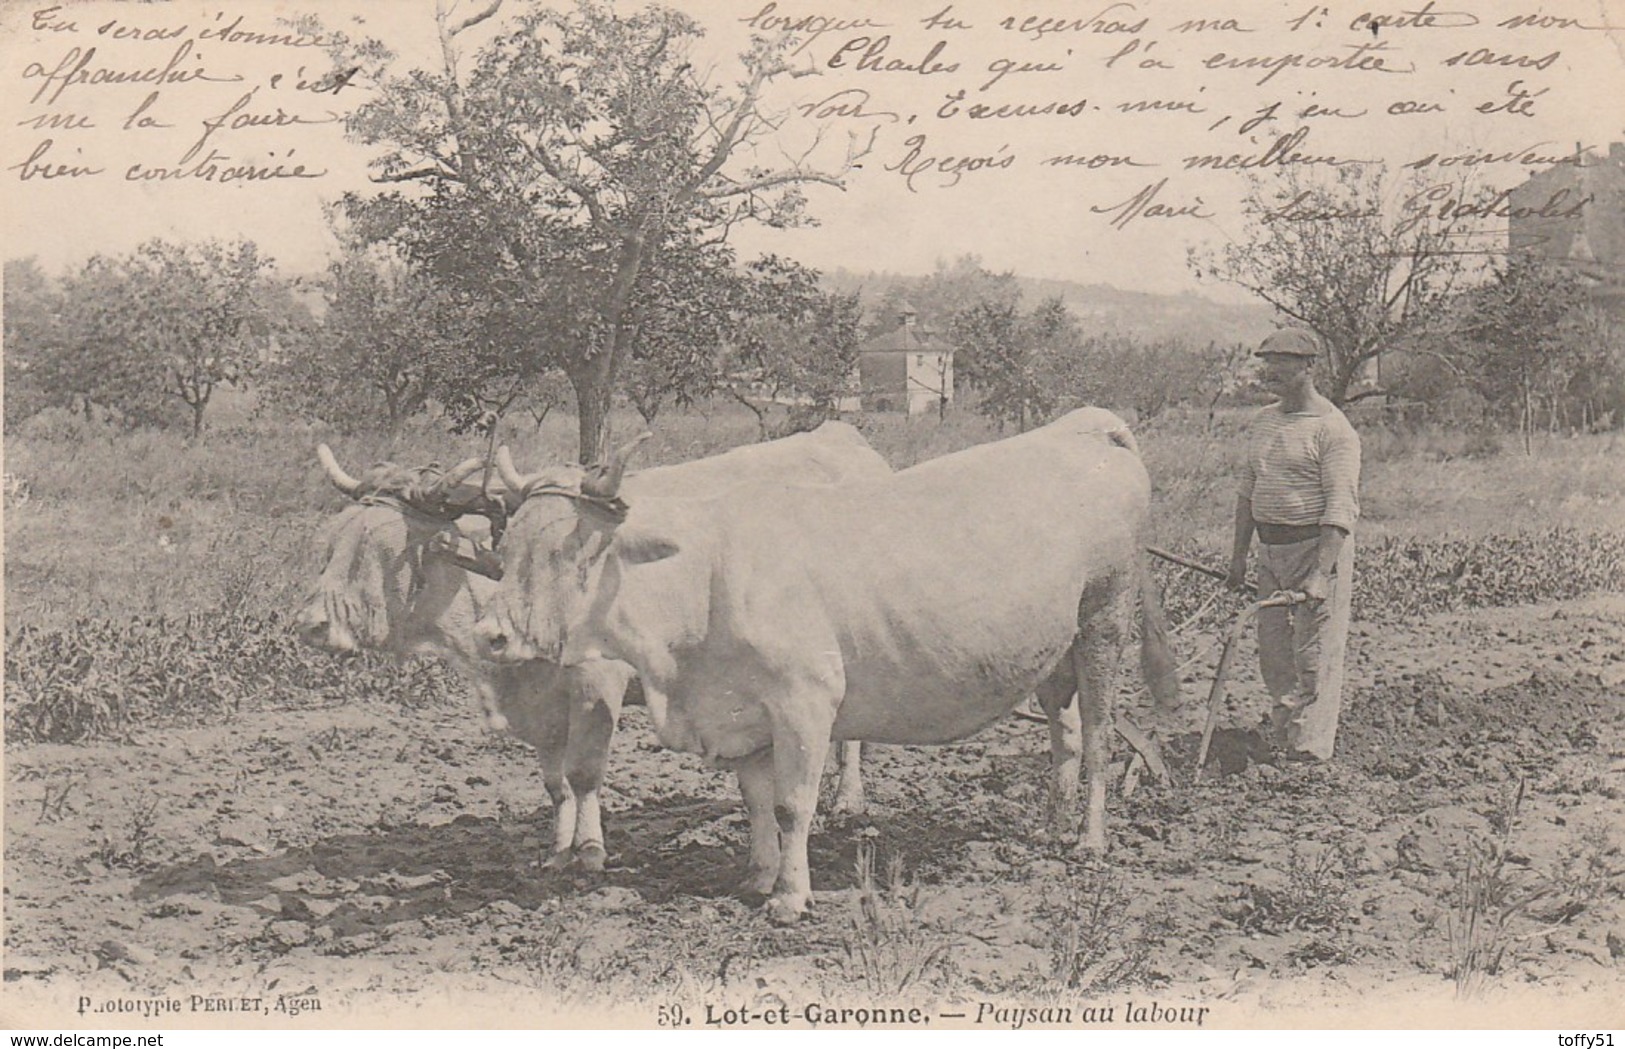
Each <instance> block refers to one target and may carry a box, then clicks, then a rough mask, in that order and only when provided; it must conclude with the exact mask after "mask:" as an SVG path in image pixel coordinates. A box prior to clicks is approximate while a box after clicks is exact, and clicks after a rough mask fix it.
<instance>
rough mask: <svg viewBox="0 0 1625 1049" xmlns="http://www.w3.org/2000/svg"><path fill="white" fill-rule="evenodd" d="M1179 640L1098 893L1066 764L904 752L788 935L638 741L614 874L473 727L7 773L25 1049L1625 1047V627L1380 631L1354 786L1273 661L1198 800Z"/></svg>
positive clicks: (1219, 748) (644, 742)
mask: <svg viewBox="0 0 1625 1049" xmlns="http://www.w3.org/2000/svg"><path fill="white" fill-rule="evenodd" d="M1181 643H1182V648H1183V649H1184V651H1185V654H1186V656H1187V657H1189V658H1190V659H1191V663H1190V665H1189V668H1188V671H1187V675H1188V682H1189V683H1188V685H1187V688H1186V696H1187V703H1188V706H1187V708H1186V709H1185V710H1184V712H1183V713H1182V715H1181V717H1180V719H1179V720H1178V722H1177V723H1176V724H1169V725H1166V726H1164V728H1163V737H1164V739H1165V746H1166V748H1167V753H1168V756H1169V764H1170V766H1171V767H1172V771H1173V778H1174V782H1173V784H1172V785H1171V786H1163V785H1159V784H1157V783H1155V782H1153V781H1152V780H1151V779H1150V778H1149V777H1146V776H1136V777H1132V778H1133V779H1134V786H1133V789H1132V791H1131V792H1130V793H1128V795H1127V796H1125V795H1124V784H1125V781H1127V780H1129V779H1130V778H1131V777H1130V776H1129V775H1128V774H1127V773H1128V771H1129V770H1128V769H1127V767H1126V766H1127V765H1128V761H1127V758H1128V756H1129V754H1130V753H1131V752H1130V751H1129V750H1128V748H1127V747H1126V746H1124V745H1123V744H1122V742H1121V740H1119V741H1117V743H1116V748H1115V751H1114V754H1115V757H1116V760H1117V764H1116V765H1115V766H1114V772H1115V778H1114V786H1113V792H1112V797H1111V801H1110V836H1111V847H1110V850H1109V852H1108V854H1107V855H1106V857H1105V858H1104V860H1103V861H1096V860H1090V859H1085V858H1081V857H1079V856H1077V855H1076V854H1074V853H1073V852H1072V851H1071V849H1070V848H1068V847H1067V845H1066V844H1065V843H1055V842H1048V841H1046V840H1044V837H1043V834H1042V833H1041V827H1042V824H1043V809H1044V799H1045V785H1044V773H1045V764H1046V762H1047V737H1046V733H1045V730H1044V728H1043V726H1042V725H1039V724H1034V723H1032V722H1031V721H1028V720H1024V719H1021V718H1019V717H1012V718H1008V719H1006V720H1005V721H1003V722H1001V723H1000V724H998V725H996V726H994V727H992V728H990V729H988V730H987V731H985V732H983V733H982V734H981V735H979V736H977V737H975V738H973V739H970V740H967V741H964V742H963V743H961V744H957V745H954V746H950V747H942V748H906V747H873V748H871V749H870V751H869V756H868V759H867V761H866V766H865V771H866V774H867V786H868V790H869V797H870V804H869V809H868V812H867V814H865V815H862V816H827V817H826V818H825V819H824V821H823V823H822V824H821V826H820V828H819V829H818V830H817V832H816V833H815V834H814V837H813V842H812V851H811V856H812V867H813V871H812V874H813V884H814V887H815V889H816V890H817V893H816V899H815V903H814V908H813V911H812V914H811V915H810V916H809V917H808V918H806V919H804V920H803V921H802V922H801V923H800V924H798V925H796V926H794V927H789V928H780V927H776V926H774V925H772V924H770V923H769V922H768V921H767V920H766V919H765V917H764V916H763V914H762V913H761V912H760V911H759V909H758V907H757V903H758V902H759V901H754V900H746V899H742V898H741V897H740V896H738V895H737V894H736V892H735V886H736V884H737V883H738V882H739V881H740V879H741V878H742V876H743V866H744V856H745V851H746V844H747V843H746V825H745V821H744V817H743V814H742V811H741V807H740V805H739V803H738V800H737V794H736V792H735V789H734V785H733V783H732V781H731V778H730V777H728V776H726V775H724V774H722V773H719V772H716V771H713V770H711V769H709V768H707V767H706V766H705V765H704V764H703V763H702V762H700V761H699V760H698V759H697V758H694V757H692V756H689V755H681V754H674V753H671V752H668V751H664V750H662V749H660V748H659V747H658V746H657V744H656V742H655V740H654V736H653V733H652V731H651V730H650V728H649V725H648V721H647V718H646V716H645V714H644V712H643V710H642V709H641V708H629V709H628V710H627V712H626V713H625V715H624V717H623V719H622V724H621V731H620V732H619V733H618V734H617V737H616V741H615V746H614V753H613V755H612V758H611V770H610V782H609V787H608V789H607V792H606V805H605V817H604V820H605V825H606V828H607V830H608V837H609V842H608V844H609V851H610V862H609V868H608V870H607V871H605V872H604V873H602V874H585V873H581V872H571V871H566V872H552V871H544V870H541V869H540V868H539V866H538V863H537V861H538V859H539V857H540V855H541V850H542V849H543V848H544V846H545V844H546V842H547V841H548V835H547V831H548V826H547V825H548V823H549V821H550V820H551V815H550V810H549V808H548V806H547V804H546V797H545V792H544V790H543V787H542V778H541V774H540V769H539V767H538V764H537V761H536V758H535V755H534V753H533V752H532V751H530V750H529V748H527V747H526V746H525V745H523V744H521V743H518V742H516V741H514V740H512V739H510V738H507V737H505V736H503V735H500V734H495V733H492V732H490V731H488V730H487V729H486V728H485V727H484V725H483V723H482V720H481V719H480V718H479V717H477V716H476V715H475V712H474V709H473V705H472V702H470V703H469V704H468V705H467V706H466V707H455V708H454V707H450V706H446V705H437V706H431V707H427V708H415V709H414V708H412V707H411V706H410V705H404V704H403V705H402V706H386V705H383V704H372V703H369V704H354V705H339V706H327V707H322V708H318V709H306V710H284V711H276V712H270V713H258V714H254V715H252V716H244V717H242V718H241V719H240V720H237V721H235V722H233V723H230V724H225V725H217V726H213V727H204V728H193V729H184V730H174V731H158V730H143V731H138V732H137V733H136V734H135V735H134V736H133V737H132V738H130V739H128V740H125V741H122V742H117V743H101V744H95V745H82V746H81V745H75V746H68V745H33V746H17V747H11V748H8V750H7V752H6V755H5V756H6V765H5V778H6V790H5V871H4V875H5V877H4V904H5V919H6V925H5V948H6V952H5V960H4V967H5V984H4V988H3V991H4V993H3V996H0V1022H4V1023H5V1024H6V1025H9V1026H23V1027H39V1028H57V1029H71V1028H72V1027H120V1028H129V1029H139V1028H142V1027H156V1028H171V1027H187V1026H194V1025H199V1026H220V1027H229V1026H234V1025H242V1026H273V1027H281V1026H285V1027H298V1026H300V1025H311V1026H317V1027H328V1026H336V1025H343V1024H350V1023H367V1024H371V1025H378V1026H408V1027H416V1026H424V1025H432V1024H436V1023H449V1024H457V1025H459V1026H467V1025H472V1026H486V1025H490V1026H503V1027H509V1026H531V1025H538V1024H547V1023H569V1022H578V1021H584V1020H586V1019H588V1018H592V1017H596V1018H598V1019H599V1020H601V1021H608V1022H614V1023H617V1024H625V1025H633V1026H655V1025H658V1024H663V1023H679V1024H683V1023H685V1022H686V1023H687V1024H689V1025H691V1026H694V1027H696V1028H698V1027H703V1026H705V1024H706V1021H707V1020H723V1019H727V1017H728V1016H729V1015H730V1014H729V1012H728V1010H733V1009H739V1008H740V1007H743V1014H744V1015H745V1017H746V1023H747V1025H748V1026H757V1027H759V1026H762V1025H763V1024H764V1023H765V1022H766V1018H767V1017H768V1015H769V1014H773V1015H775V1016H777V1015H778V1013H779V1010H780V1009H781V1006H782V1007H783V1008H784V1015H785V1016H787V1017H788V1018H789V1019H790V1021H791V1022H792V1023H793V1024H798V1025H799V1024H805V1023H807V1022H808V1021H815V1020H824V1021H827V1020H829V1019H831V1017H830V1015H829V1014H828V1012H827V1011H826V1012H819V1011H816V1010H828V1009H839V1008H855V1009H856V1008H861V1009H869V1008H874V1007H877V1006H892V1005H900V1004H919V1005H920V1006H921V1008H922V1010H923V1012H922V1014H921V1016H924V1017H928V1018H929V1019H930V1022H931V1023H932V1024H941V1025H950V1026H952V1025H976V1024H977V1023H978V1022H980V1025H981V1026H982V1027H989V1026H1005V1027H1009V1026H1015V1025H1016V1024H1017V1023H1023V1024H1035V1023H1037V1022H1040V1021H1043V1020H1059V1021H1061V1022H1062V1023H1063V1024H1064V1025H1070V1026H1075V1027H1082V1026H1086V1025H1089V1024H1092V1023H1094V1024H1108V1025H1114V1026H1119V1027H1123V1026H1168V1025H1169V1024H1170V1022H1171V1023H1173V1024H1176V1025H1177V1024H1180V1023H1184V1024H1193V1023H1196V1022H1200V1023H1202V1024H1203V1025H1204V1026H1221V1027H1222V1026H1230V1027H1235V1026H1254V1025H1270V1026H1273V1025H1314V1026H1343V1025H1346V1024H1347V1025H1352V1024H1359V1025H1363V1026H1381V1027H1389V1026H1414V1025H1433V1024H1438V1025H1445V1026H1476V1025H1480V1024H1482V1025H1488V1026H1496V1027H1539V1028H1554V1027H1561V1028H1564V1029H1569V1028H1573V1029H1592V1028H1595V1027H1598V1026H1602V1027H1607V1026H1619V1024H1620V1022H1621V1021H1625V1005H1621V1004H1620V1003H1625V851H1622V847H1625V793H1622V792H1625V685H1622V680H1625V597H1621V596H1619V595H1609V596H1603V597H1597V598H1590V599H1584V600H1578V601H1570V602H1564V603H1560V604H1549V605H1539V606H1526V607H1521V608H1513V609H1493V610H1481V611H1474V612H1470V613H1459V614H1448V615H1439V616H1434V617H1431V618H1427V619H1425V620H1421V621H1417V622H1413V623H1409V624H1406V625H1405V626H1403V627H1388V626H1383V627H1378V626H1371V625H1364V624H1357V625H1356V636H1355V637H1354V638H1353V640H1352V643H1351V657H1350V658H1351V667H1350V684H1349V689H1348V692H1347V699H1346V703H1345V710H1344V718H1343V728H1342V732H1341V735H1340V738H1339V754H1338V758H1337V760H1336V761H1334V762H1332V763H1329V764H1305V763H1295V762H1290V761H1285V760H1280V759H1275V758H1272V756H1271V755H1270V754H1269V752H1268V750H1267V748H1265V747H1263V746H1262V743H1261V741H1260V740H1259V739H1258V737H1257V735H1256V733H1255V732H1254V731H1253V726H1254V725H1256V723H1257V721H1258V719H1259V717H1260V715H1261V714H1262V712H1263V709H1264V698H1263V695H1262V691H1261V689H1260V688H1259V686H1258V684H1257V682H1256V678H1255V676H1254V675H1252V674H1251V672H1250V671H1249V670H1248V669H1247V668H1248V667H1249V665H1250V664H1251V663H1252V662H1253V656H1252V653H1251V651H1250V650H1248V651H1243V652H1242V653H1241V659H1240V660H1239V666H1240V668H1241V669H1239V670H1238V672H1237V674H1236V680H1235V681H1234V683H1233V688H1232V697H1231V700H1230V702H1229V703H1227V704H1226V706H1225V709H1224V710H1223V711H1222V713H1221V717H1220V728H1219V731H1218V732H1217V734H1216V736H1215V740H1214V744H1213V747H1212V751H1211V760H1210V762H1209V765H1208V767H1207V769H1205V770H1204V773H1203V775H1202V776H1201V777H1199V778H1196V777H1193V768H1192V766H1193V763H1194V757H1195V751H1196V746H1197V744H1196V740H1197V731H1198V729H1199V728H1200V726H1201V723H1202V720H1203V717H1204V710H1203V705H1204V701H1205V698H1206V694H1207V688H1206V686H1207V682H1208V681H1209V680H1210V678H1211V671H1212V666H1213V663H1214V661H1215V659H1216V652H1215V651H1214V649H1215V648H1216V644H1215V639H1214V638H1213V637H1211V636H1206V637H1203V636H1196V637H1182V638H1181ZM1129 709H1130V710H1131V711H1135V707H1134V704H1132V703H1130V704H1129ZM1135 716H1136V717H1137V719H1138V720H1140V722H1141V723H1142V724H1145V723H1146V722H1147V720H1148V718H1147V715H1146V714H1145V712H1144V711H1137V712H1136V714H1135ZM865 864H867V865H868V869H870V870H872V872H873V873H872V875H871V876H869V877H867V878H866V877H865V876H864V875H863V873H862V869H863V868H864V865H865ZM143 1003H145V1004H143ZM994 1003H997V1004H998V1006H999V1008H1000V1009H1006V1008H1015V1009H1028V1010H1032V1012H1029V1013H1027V1014H1021V1013H1017V1012H1005V1011H993V1010H994ZM81 1008H83V1009H84V1010H85V1011H84V1012H80V1009H81ZM809 1008H811V1009H813V1010H814V1011H809ZM1064 1009H1070V1010H1071V1013H1070V1014H1066V1013H1063V1012H1061V1010H1064ZM223 1010H229V1011H223ZM1042 1010H1053V1011H1051V1012H1043V1011H1042ZM1198 1010H1205V1011H1202V1012H1198ZM732 1015H734V1018H735V1022H739V1014H732ZM834 1018H835V1019H837V1020H839V1019H840V1018H841V1016H840V1014H837V1015H836V1016H835V1017H834ZM845 1018H846V1019H847V1020H848V1021H851V1020H854V1019H869V1017H868V1016H866V1015H860V1014H858V1013H848V1014H846V1015H845Z"/></svg>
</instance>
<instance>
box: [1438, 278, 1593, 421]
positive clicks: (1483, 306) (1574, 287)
mask: <svg viewBox="0 0 1625 1049" xmlns="http://www.w3.org/2000/svg"><path fill="white" fill-rule="evenodd" d="M1586 301H1587V300H1586V292H1585V289H1584V287H1583V286H1582V284H1581V283H1580V280H1579V278H1578V277H1576V276H1575V275H1574V274H1573V273H1571V272H1570V271H1568V270H1566V269H1562V268H1560V267H1557V266H1554V265H1552V264H1550V263H1547V262H1544V261H1542V260H1539V259H1534V258H1527V257H1518V256H1515V257H1513V258H1511V259H1509V260H1508V261H1507V262H1506V263H1505V264H1504V265H1502V266H1499V267H1497V269H1496V271H1495V276H1494V279H1493V280H1491V281H1489V282H1488V283H1486V284H1485V285H1483V286H1482V287H1479V288H1475V289H1473V290H1472V291H1471V292H1469V293H1467V294H1464V295H1462V296H1461V297H1460V299H1459V300H1458V301H1457V302H1456V303H1455V311H1454V318H1455V319H1454V323H1453V324H1452V335H1453V336H1455V338H1456V339H1457V340H1459V341H1457V342H1456V343H1455V348H1456V353H1455V354H1454V359H1455V363H1456V367H1457V370H1458V372H1459V373H1461V374H1463V375H1464V376H1465V377H1467V378H1468V379H1469V381H1470V382H1471V383H1472V384H1473V385H1474V386H1475V388H1476V389H1477V390H1478V392H1479V393H1480V394H1481V395H1482V396H1483V397H1484V399H1485V400H1486V401H1487V402H1488V403H1490V404H1492V405H1495V406H1497V407H1500V408H1501V409H1502V410H1503V412H1506V410H1507V409H1508V408H1509V407H1510V408H1511V409H1512V412H1508V413H1507V414H1513V413H1515V414H1516V417H1517V420H1518V429H1519V430H1520V431H1521V432H1522V433H1523V435H1524V440H1525V450H1526V451H1527V450H1528V441H1529V437H1530V435H1531V434H1532V433H1533V431H1534V426H1535V407H1536V401H1537V398H1538V399H1540V400H1543V401H1545V402H1547V403H1548V404H1550V405H1553V406H1554V407H1553V409H1552V413H1553V415H1554V417H1555V411H1556V409H1555V405H1556V404H1557V403H1559V402H1560V401H1562V400H1564V399H1566V397H1567V394H1568V391H1569V387H1570V385H1571V383H1572V382H1574V381H1575V380H1579V381H1580V382H1582V383H1585V382H1586V381H1587V380H1589V379H1593V378H1595V376H1594V375H1593V374H1588V372H1590V371H1592V370H1594V369H1588V368H1587V367H1586V365H1587V364H1588V363H1591V362H1590V361H1588V357H1591V358H1595V357H1596V356H1597V354H1596V353H1595V351H1592V352H1590V353H1588V346H1587V343H1588V342H1590V341H1591V339H1590V338H1588V336H1589V337H1592V338H1594V337H1595V336H1597V335H1599V334H1601V332H1600V331H1598V330H1597V329H1596V328H1594V327H1592V326H1590V325H1588V324H1587V323H1586V314H1587V311H1586V309H1585V307H1586Z"/></svg>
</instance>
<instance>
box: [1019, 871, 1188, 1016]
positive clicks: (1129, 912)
mask: <svg viewBox="0 0 1625 1049" xmlns="http://www.w3.org/2000/svg"><path fill="white" fill-rule="evenodd" d="M1132 903H1133V900H1132V897H1131V896H1130V894H1129V891H1128V888H1127V886H1126V885H1125V883H1124V880H1123V876H1122V875H1121V874H1119V873H1114V872H1109V871H1099V870H1087V869H1086V870H1082V871H1069V872H1068V873H1067V876H1066V878H1065V880H1064V881H1063V882H1062V883H1061V884H1060V885H1059V886H1057V887H1054V888H1051V889H1050V890H1049V891H1047V892H1046V894H1045V897H1044V900H1043V902H1042V904H1041V905H1040V906H1039V917H1040V919H1041V920H1043V921H1044V922H1045V924H1046V926H1047V928H1048V930H1049V947H1050V966H1051V968H1050V973H1049V977H1050V979H1051V980H1052V981H1053V982H1054V983H1055V984H1057V985H1059V986H1060V987H1062V988H1064V989H1066V990H1068V991H1079V992H1082V993H1084V994H1093V993H1097V992H1102V991H1110V990H1117V989H1120V988H1124V987H1135V986H1144V985H1146V984H1148V983H1150V982H1152V981H1153V979H1154V976H1155V974H1154V973H1153V971H1152V968H1151V964H1152V962H1151V960H1152V958H1153V957H1154V956H1155V954H1156V952H1157V950H1159V949H1160V948H1161V947H1162V943H1163V940H1164V939H1165V938H1166V937H1167V935H1168V934H1169V933H1170V932H1171V931H1172V930H1171V929H1170V927H1169V925H1168V922H1167V919H1166V918H1165V917H1163V916H1155V915H1153V916H1144V917H1142V916H1137V915H1136V914H1135V913H1134V911H1133V908H1132Z"/></svg>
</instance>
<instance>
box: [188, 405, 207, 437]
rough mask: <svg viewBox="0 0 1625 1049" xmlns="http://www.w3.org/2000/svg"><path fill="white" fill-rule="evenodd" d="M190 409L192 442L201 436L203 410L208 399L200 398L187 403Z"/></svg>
mask: <svg viewBox="0 0 1625 1049" xmlns="http://www.w3.org/2000/svg"><path fill="white" fill-rule="evenodd" d="M188 403H189V404H190V405H191V407H192V440H194V441H195V440H197V439H198V438H199V437H200V436H202V434H203V409H204V408H206V407H208V405H209V399H208V398H207V397H200V398H198V399H197V400H195V401H190V402H188Z"/></svg>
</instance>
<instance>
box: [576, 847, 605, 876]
mask: <svg viewBox="0 0 1625 1049" xmlns="http://www.w3.org/2000/svg"><path fill="white" fill-rule="evenodd" d="M608 859H609V853H607V852H605V851H604V847H603V846H602V845H600V844H598V843H597V842H593V843H592V844H590V845H583V846H581V847H580V848H579V849H577V850H576V861H577V862H578V863H580V864H581V869H582V870H584V871H587V872H588V873H589V874H601V873H603V870H604V864H605V862H606V861H608Z"/></svg>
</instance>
